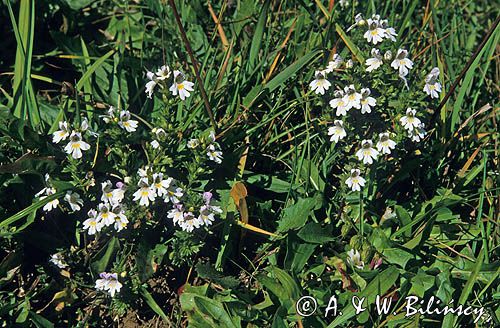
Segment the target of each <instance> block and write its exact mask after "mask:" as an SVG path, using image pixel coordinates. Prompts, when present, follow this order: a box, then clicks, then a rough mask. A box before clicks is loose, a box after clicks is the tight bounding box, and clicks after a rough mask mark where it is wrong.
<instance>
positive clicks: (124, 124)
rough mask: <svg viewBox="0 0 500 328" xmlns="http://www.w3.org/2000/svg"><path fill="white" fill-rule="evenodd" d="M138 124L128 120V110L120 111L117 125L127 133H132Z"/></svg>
mask: <svg viewBox="0 0 500 328" xmlns="http://www.w3.org/2000/svg"><path fill="white" fill-rule="evenodd" d="M138 124H139V122H137V121H136V120H131V119H130V112H129V111H128V110H122V111H121V112H120V121H119V122H118V125H119V126H120V127H121V128H122V129H125V130H126V131H127V132H134V131H135V130H136V129H137V125H138Z"/></svg>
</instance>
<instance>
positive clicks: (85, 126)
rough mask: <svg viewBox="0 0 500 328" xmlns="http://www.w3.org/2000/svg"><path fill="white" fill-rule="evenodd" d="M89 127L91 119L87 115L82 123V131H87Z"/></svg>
mask: <svg viewBox="0 0 500 328" xmlns="http://www.w3.org/2000/svg"><path fill="white" fill-rule="evenodd" d="M88 129H89V120H88V119H87V118H86V117H85V118H84V119H83V120H82V123H81V124H80V132H85V131H87V130H88Z"/></svg>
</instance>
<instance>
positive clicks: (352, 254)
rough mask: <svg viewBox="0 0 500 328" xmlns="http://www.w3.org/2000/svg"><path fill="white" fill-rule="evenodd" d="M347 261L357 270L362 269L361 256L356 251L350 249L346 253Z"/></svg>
mask: <svg viewBox="0 0 500 328" xmlns="http://www.w3.org/2000/svg"><path fill="white" fill-rule="evenodd" d="M347 256H348V258H347V261H348V262H349V263H350V264H351V265H353V266H355V267H356V268H358V269H363V267H364V266H365V264H364V263H363V261H361V254H359V252H358V251H357V250H354V249H351V250H350V251H348V252H347Z"/></svg>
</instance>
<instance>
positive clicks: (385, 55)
mask: <svg viewBox="0 0 500 328" xmlns="http://www.w3.org/2000/svg"><path fill="white" fill-rule="evenodd" d="M384 59H385V60H391V59H392V52H391V51H390V50H387V51H386V52H385V54H384Z"/></svg>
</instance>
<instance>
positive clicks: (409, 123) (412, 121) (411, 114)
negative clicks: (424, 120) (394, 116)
mask: <svg viewBox="0 0 500 328" xmlns="http://www.w3.org/2000/svg"><path fill="white" fill-rule="evenodd" d="M416 113H417V111H416V110H414V109H411V108H408V109H406V116H403V117H401V118H400V119H399V121H400V122H401V124H402V125H403V127H404V128H405V129H407V130H408V131H411V130H413V129H414V128H416V127H418V126H419V124H420V123H421V122H420V120H419V119H418V117H416V116H415V114H416Z"/></svg>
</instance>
